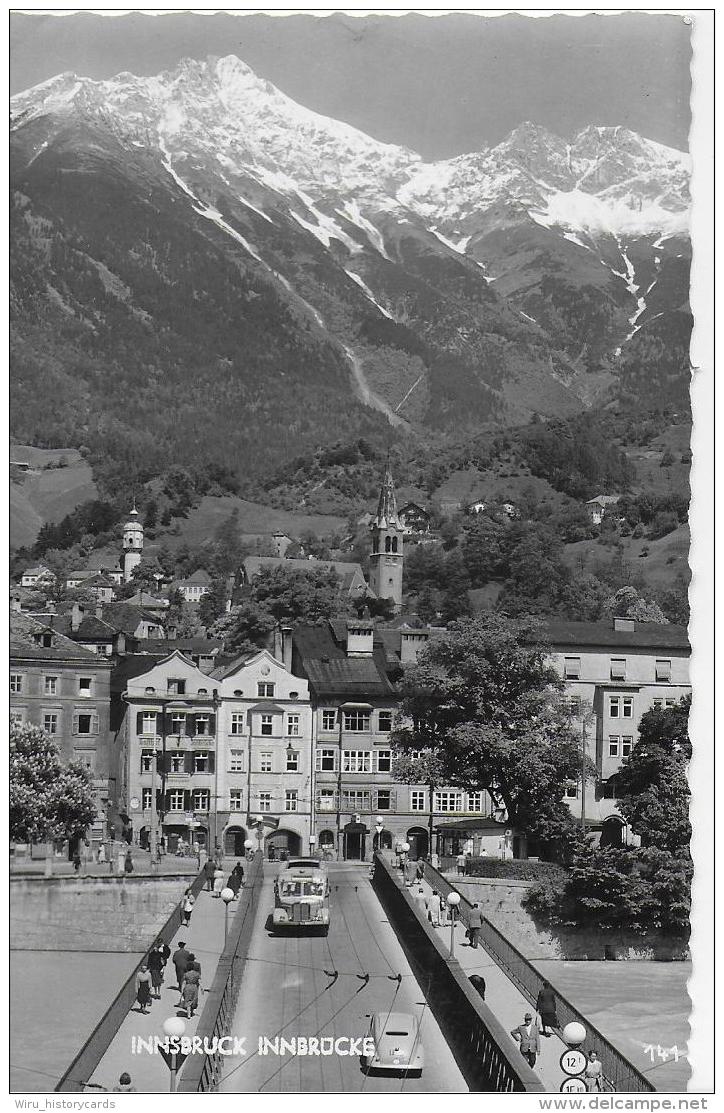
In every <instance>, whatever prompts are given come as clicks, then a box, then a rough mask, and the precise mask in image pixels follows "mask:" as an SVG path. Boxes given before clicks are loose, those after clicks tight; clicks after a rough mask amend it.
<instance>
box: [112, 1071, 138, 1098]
mask: <svg viewBox="0 0 724 1113" xmlns="http://www.w3.org/2000/svg"><path fill="white" fill-rule="evenodd" d="M112 1093H114V1094H136V1093H138V1091H137V1090H136V1087H135V1086H134V1085H133V1083H132V1082H131V1076H130V1074H129V1073H128V1071H125V1070H124V1072H123V1074H122V1075H121V1077H120V1078H119V1079H118V1085H117V1086H114V1087H113V1090H112Z"/></svg>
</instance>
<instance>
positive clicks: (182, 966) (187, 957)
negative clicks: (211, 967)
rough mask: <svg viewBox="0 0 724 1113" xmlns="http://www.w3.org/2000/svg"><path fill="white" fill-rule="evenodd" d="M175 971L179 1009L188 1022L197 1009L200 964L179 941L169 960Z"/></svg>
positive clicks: (181, 941)
mask: <svg viewBox="0 0 724 1113" xmlns="http://www.w3.org/2000/svg"><path fill="white" fill-rule="evenodd" d="M171 961H172V962H173V964H174V967H175V969H176V984H177V986H178V991H179V993H180V994H181V999H180V1001H179V1008H181V1009H184V1010H185V1011H186V1016H187V1018H188V1019H189V1020H190V1019H191V1017H192V1016H193V1015H194V1012H195V1011H196V1009H197V1008H198V1007H199V986H200V983H201V963H200V962H199V961H198V959H197V958H196V955H195V954H194V953H193V951H187V950H186V943H185V942H184V941H183V940H179V945H178V950H177V951H175V953H174V956H173V958H172V960H171Z"/></svg>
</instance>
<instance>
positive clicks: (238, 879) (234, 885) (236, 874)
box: [226, 862, 244, 897]
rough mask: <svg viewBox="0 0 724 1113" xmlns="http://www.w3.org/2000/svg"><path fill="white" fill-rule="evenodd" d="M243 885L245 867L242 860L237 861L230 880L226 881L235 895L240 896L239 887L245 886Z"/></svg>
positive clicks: (228, 887) (227, 886)
mask: <svg viewBox="0 0 724 1113" xmlns="http://www.w3.org/2000/svg"><path fill="white" fill-rule="evenodd" d="M243 885H244V867H243V866H242V864H241V862H237V863H236V865H235V866H234V868H233V870H232V871H231V873H230V874H229V877H228V880H227V882H226V888H227V889H231V891H232V893H233V894H234V896H235V897H238V895H239V889H241V888H243Z"/></svg>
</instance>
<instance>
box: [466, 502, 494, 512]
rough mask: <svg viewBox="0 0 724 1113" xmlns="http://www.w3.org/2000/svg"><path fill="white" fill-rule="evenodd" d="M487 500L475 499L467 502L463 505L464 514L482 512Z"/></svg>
mask: <svg viewBox="0 0 724 1113" xmlns="http://www.w3.org/2000/svg"><path fill="white" fill-rule="evenodd" d="M487 505H488V503H487V501H486V500H485V499H475V501H474V502H469V503H468V504H467V506H466V507H465V513H466V514H482V513H483V511H484V510H485V509H486V508H487Z"/></svg>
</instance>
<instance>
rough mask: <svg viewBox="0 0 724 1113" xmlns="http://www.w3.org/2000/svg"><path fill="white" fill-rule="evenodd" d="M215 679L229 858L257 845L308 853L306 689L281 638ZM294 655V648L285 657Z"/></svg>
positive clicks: (223, 832)
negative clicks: (249, 845)
mask: <svg viewBox="0 0 724 1113" xmlns="http://www.w3.org/2000/svg"><path fill="white" fill-rule="evenodd" d="M284 636H286V637H287V638H288V637H289V632H287V633H286V635H283V634H282V632H280V635H279V636H278V638H277V648H276V649H275V653H274V654H272V653H270V652H269V651H268V650H261V651H260V652H259V653H256V654H254V655H253V656H251V657H247V658H245V659H241V660H240V661H237V662H235V663H234V664H233V665H231V666H229V667H228V668H226V669H224V670H219V671H217V672H215V674H214V676H215V677H216V678H217V679H216V681H215V683H218V693H219V698H220V702H219V764H218V769H219V778H218V792H219V831H220V837H221V840H222V845H223V849H224V852H225V853H226V854H236V855H239V854H243V853H244V843H245V841H246V840H247V839H252V840H253V841H254V844H255V846H259V847H261V848H262V849H264V850H265V851H266V852H267V853H268V852H269V851H270V850H271V849H272V848H273V851H274V853H275V854H276V855H277V856H279V855H280V854H281V853H282V852H285V851H286V852H289V853H291V854H299V853H306V852H307V851H308V850H309V847H310V842H309V838H310V835H311V834H312V833H313V831H312V820H313V791H314V785H313V779H314V765H313V758H314V750H313V734H312V727H313V724H312V707H311V703H310V699H309V685H308V683H307V681H306V680H304V679H302V678H301V677H298V676H294V675H293V674H292V673H291V672H290V671H289V670H288V669H287V668H286V667H285V665H284V660H283V657H284V652H285V650H284V647H283V645H282V639H283V637H284ZM290 656H291V646H289V647H288V650H287V657H288V658H289V657H290Z"/></svg>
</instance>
